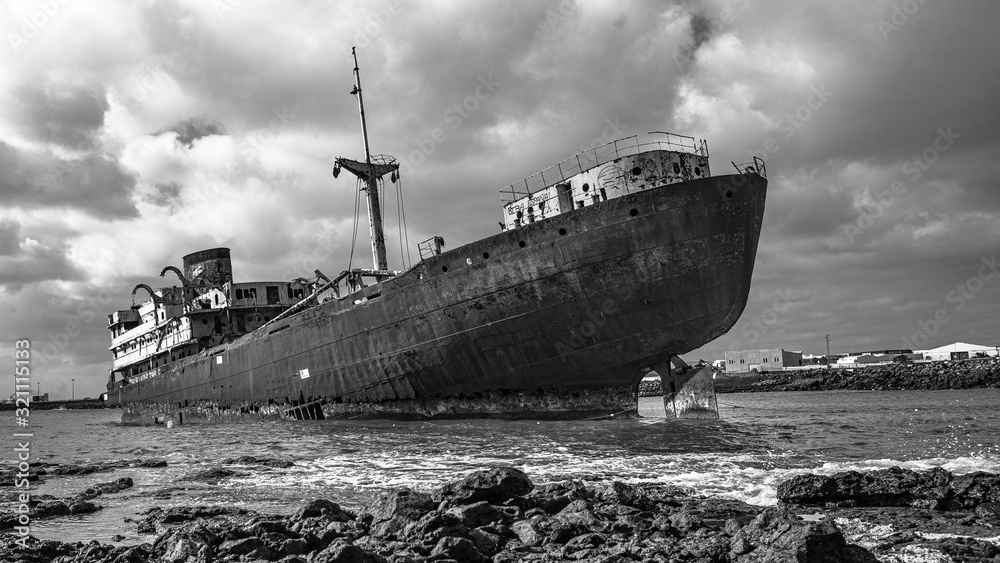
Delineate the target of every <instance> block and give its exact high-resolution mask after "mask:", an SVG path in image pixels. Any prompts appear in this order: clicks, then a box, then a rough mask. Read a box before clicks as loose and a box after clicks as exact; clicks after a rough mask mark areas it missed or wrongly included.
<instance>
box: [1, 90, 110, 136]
mask: <svg viewBox="0 0 1000 563" xmlns="http://www.w3.org/2000/svg"><path fill="white" fill-rule="evenodd" d="M16 96H17V101H16V102H15V103H16V104H17V105H18V106H20V110H21V111H20V112H19V114H20V115H19V117H20V119H21V122H22V125H23V126H24V127H25V128H26V129H27V131H28V132H29V134H30V135H31V136H32V137H33V138H36V139H39V140H43V141H49V142H53V143H58V144H60V145H62V146H64V147H68V148H71V149H76V150H85V149H89V148H90V147H91V146H92V144H93V137H94V135H95V134H96V133H97V132H99V131H100V129H101V127H103V126H104V115H105V113H106V112H107V111H108V108H109V105H108V100H107V96H106V92H105V90H104V88H103V87H80V86H60V85H58V84H49V85H47V86H36V85H29V86H25V87H23V88H21V90H20V91H19V92H18V93H17V94H16Z"/></svg>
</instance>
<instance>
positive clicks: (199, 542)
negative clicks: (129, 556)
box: [153, 525, 215, 563]
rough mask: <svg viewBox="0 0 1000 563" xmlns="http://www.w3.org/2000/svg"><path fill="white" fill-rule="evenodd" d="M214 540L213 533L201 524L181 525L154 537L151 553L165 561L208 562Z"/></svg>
mask: <svg viewBox="0 0 1000 563" xmlns="http://www.w3.org/2000/svg"><path fill="white" fill-rule="evenodd" d="M214 541H215V536H214V534H212V533H211V532H210V531H209V530H208V529H206V528H204V527H202V526H199V525H195V526H190V527H181V528H178V529H176V530H169V531H167V532H165V533H164V534H162V535H161V536H159V537H158V538H156V541H155V542H153V554H154V555H155V556H156V557H158V558H159V559H158V560H159V561H163V562H165V563H210V562H211V561H213V560H214V550H213V549H212V543H213V542H214Z"/></svg>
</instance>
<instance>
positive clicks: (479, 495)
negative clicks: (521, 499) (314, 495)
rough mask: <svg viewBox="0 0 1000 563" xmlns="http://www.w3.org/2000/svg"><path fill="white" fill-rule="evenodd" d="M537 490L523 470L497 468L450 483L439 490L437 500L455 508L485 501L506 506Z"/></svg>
mask: <svg viewBox="0 0 1000 563" xmlns="http://www.w3.org/2000/svg"><path fill="white" fill-rule="evenodd" d="M533 487H534V485H533V484H532V483H531V479H529V478H528V476H527V475H525V473H524V472H523V471H521V470H520V469H515V468H513V467H494V468H492V469H489V470H487V471H477V472H476V473H473V474H471V475H469V476H467V477H465V478H464V479H459V480H457V481H453V482H451V483H448V484H447V485H445V486H444V487H441V488H440V489H438V490H437V491H435V492H434V497H433V498H434V500H435V501H436V502H442V501H447V502H449V503H451V504H453V505H455V504H472V503H474V502H479V501H483V500H485V501H487V502H489V503H491V504H503V502H504V501H506V500H509V499H511V498H513V497H518V496H523V495H526V494H528V493H529V492H531V489H532V488H533Z"/></svg>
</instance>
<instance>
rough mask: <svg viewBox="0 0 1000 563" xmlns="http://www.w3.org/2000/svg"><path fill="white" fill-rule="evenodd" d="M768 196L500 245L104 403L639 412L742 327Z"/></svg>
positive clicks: (514, 237) (355, 411) (625, 209)
mask: <svg viewBox="0 0 1000 563" xmlns="http://www.w3.org/2000/svg"><path fill="white" fill-rule="evenodd" d="M766 185H767V182H766V180H765V179H764V178H762V177H760V176H757V175H743V174H738V175H731V176H717V177H711V178H705V179H701V180H694V181H690V182H684V183H680V184H672V185H667V186H663V187H660V188H654V189H650V190H646V191H642V192H638V193H633V194H630V195H628V196H624V197H621V198H617V199H612V200H609V201H606V202H602V203H599V204H595V205H592V206H588V207H586V208H583V209H578V210H575V211H573V212H570V213H565V214H562V215H558V216H555V217H552V218H549V219H546V220H544V221H539V222H536V223H533V224H530V225H527V226H525V227H522V228H519V229H515V230H510V231H506V232H503V233H501V234H498V235H495V236H492V237H489V238H486V239H483V240H480V241H478V242H475V243H472V244H469V245H466V246H463V247H460V248H456V249H454V250H451V251H449V252H446V253H443V254H440V255H438V256H434V257H432V258H429V259H426V260H424V261H422V262H420V263H419V264H418V265H416V266H415V267H413V268H412V269H410V270H409V271H407V272H405V273H403V274H401V275H399V276H397V277H395V278H392V279H389V280H386V281H384V282H382V283H379V284H376V285H373V286H369V287H367V288H365V289H363V290H361V291H359V292H358V293H356V294H355V295H352V296H350V297H348V298H346V299H343V300H336V301H329V302H326V303H323V304H321V305H319V306H316V307H314V308H311V309H308V310H306V311H303V312H301V313H298V314H295V315H293V316H291V317H289V318H287V319H284V320H282V321H281V322H280V323H277V325H276V326H274V327H266V328H267V330H264V331H257V332H255V333H252V334H249V335H247V336H245V337H243V338H240V339H239V340H237V341H235V342H232V343H229V344H225V345H222V346H219V347H216V348H213V349H211V350H209V351H207V352H203V353H201V354H199V355H197V356H194V357H191V358H186V359H184V360H179V361H177V362H174V363H173V364H171V365H169V366H167V368H166V369H165V370H164V371H163V372H162V373H161V374H159V375H157V376H156V377H152V378H149V379H146V380H144V381H140V382H136V383H130V384H128V385H125V386H122V387H119V388H117V389H114V390H112V391H110V392H109V396H108V400H109V402H111V403H112V404H121V405H123V407H124V410H123V421H125V422H135V423H154V422H155V417H156V416H163V417H169V416H172V413H176V414H178V415H181V414H183V415H184V416H183V420H178V421H177V422H183V423H189V422H201V421H205V422H218V421H226V420H233V419H240V418H246V417H250V418H255V417H262V416H264V417H282V416H289V415H288V414H287V413H288V412H289V411H291V412H293V414H292V415H291V416H293V417H295V416H296V415H294V411H295V410H296V408H297V407H299V411H301V410H302V409H301V407H302V406H305V405H316V406H315V407H307V408H310V409H312V411H311V412H313V413H315V412H318V411H317V410H316V409H321V412H322V413H323V417H324V418H355V417H357V418H363V417H369V418H453V417H473V416H474V417H503V418H529V417H530V418H590V417H594V416H607V415H610V414H613V413H623V412H625V413H630V414H634V411H635V408H636V401H637V396H638V395H637V388H638V383H639V380H640V378H641V370H643V369H644V368H648V367H650V366H652V365H653V364H654V363H656V362H658V361H662V360H663V359H665V358H666V357H668V356H669V355H671V354H683V353H685V352H688V351H690V350H693V349H695V348H697V347H699V346H702V345H704V344H705V343H707V342H709V341H711V340H713V339H714V338H716V337H718V336H720V335H721V334H723V333H725V332H726V331H727V330H729V329H730V328H731V327H732V326H733V325H734V324H735V323H736V320H737V319H738V318H739V316H740V314H741V313H742V311H743V308H744V306H745V305H746V300H747V295H748V292H749V287H750V277H751V274H752V272H753V264H754V258H755V255H756V250H757V241H758V237H759V233H760V225H761V220H762V216H763V210H764V199H765V192H766ZM355 301H361V302H360V303H358V304H355ZM304 370H308V371H307V372H304ZM304 375H305V377H304ZM511 397H515V398H516V397H538V399H533V400H518V399H513V398H511ZM581 397H586V398H587V399H585V400H581V399H580V398H581ZM156 413H161V414H156ZM184 413H186V414H184ZM178 418H179V417H178ZM307 418H308V417H307ZM311 418H318V416H315V415H314V416H312V417H311Z"/></svg>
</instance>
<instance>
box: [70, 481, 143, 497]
mask: <svg viewBox="0 0 1000 563" xmlns="http://www.w3.org/2000/svg"><path fill="white" fill-rule="evenodd" d="M134 484H135V483H134V482H133V481H132V478H131V477H122V478H120V479H116V480H114V481H110V482H108V483H98V484H96V485H94V486H92V487H90V488H88V489H87V490H86V491H84V492H82V493H80V494H78V495H76V498H77V499H79V500H89V499H92V498H97V497H99V496H101V495H105V494H113V493H119V492H121V491H124V490H125V489H128V488H131V487H132V486H133V485H134Z"/></svg>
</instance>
